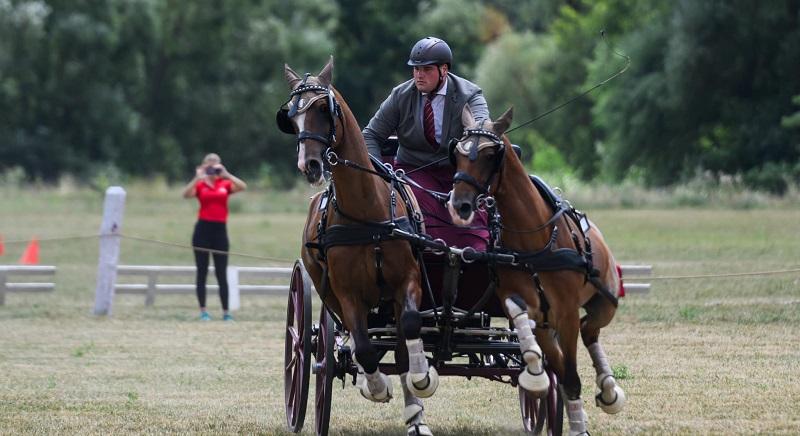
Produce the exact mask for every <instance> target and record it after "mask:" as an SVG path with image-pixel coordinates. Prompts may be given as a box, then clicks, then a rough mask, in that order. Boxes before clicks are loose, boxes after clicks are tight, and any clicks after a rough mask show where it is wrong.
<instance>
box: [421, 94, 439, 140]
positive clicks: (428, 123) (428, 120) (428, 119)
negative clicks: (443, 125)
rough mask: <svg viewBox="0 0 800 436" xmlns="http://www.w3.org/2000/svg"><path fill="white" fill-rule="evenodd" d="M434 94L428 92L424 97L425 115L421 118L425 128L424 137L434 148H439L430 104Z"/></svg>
mask: <svg viewBox="0 0 800 436" xmlns="http://www.w3.org/2000/svg"><path fill="white" fill-rule="evenodd" d="M435 96H436V95H435V94H433V93H429V94H428V97H427V98H425V114H424V115H425V117H424V118H423V123H422V124H423V128H424V129H425V139H427V140H428V144H430V146H431V147H433V149H434V150H438V149H439V143H438V142H436V124H435V122H434V120H433V107H432V106H431V100H433V98H434V97H435Z"/></svg>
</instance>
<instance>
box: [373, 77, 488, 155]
mask: <svg viewBox="0 0 800 436" xmlns="http://www.w3.org/2000/svg"><path fill="white" fill-rule="evenodd" d="M422 98H423V96H422V93H421V92H419V91H418V90H417V88H416V86H414V80H413V79H411V80H408V81H407V82H403V83H401V84H400V85H397V86H396V87H395V88H394V89H393V90H392V93H391V94H389V97H387V98H386V100H385V101H384V102H383V103H381V107H380V109H378V112H376V113H375V116H373V117H372V119H371V120H370V121H369V124H367V127H365V128H364V132H363V133H364V139H365V140H366V142H367V148H368V149H369V154H371V155H373V156H376V157H380V154H381V153H380V146H381V144H383V143H384V142H385V141H386V138H388V137H389V136H390V135H392V134H396V135H397V138H398V140H399V142H400V147H399V148H398V150H397V160H398V161H400V162H402V163H405V164H409V165H413V166H421V165H425V164H428V163H430V162H433V161H435V160H437V159H441V158H443V157H446V156H447V151H448V150H447V145H448V143H449V142H450V139H451V138H460V137H461V135H462V134H463V131H464V126H462V125H461V111H462V110H463V109H464V105H465V104H468V103H469V106H470V108H471V109H472V114H473V116H474V117H475V120H477V121H480V120H484V119H488V118H489V108H488V106H487V104H486V99H484V98H483V91H481V89H480V88H479V87H478V85H476V84H474V83H472V82H470V81H468V80H466V79H462V78H461V77H458V76H456V75H455V74H453V73H447V96H446V97H445V102H444V109H443V111H442V114H443V117H442V141H441V144H439V149H438V150H433V148H432V147H431V146H430V145H429V144H428V141H427V140H426V139H425V132H424V129H423V127H422V115H421V113H422V110H423V106H422V104H423V101H422ZM449 164H450V163H449V162H448V160H447V159H445V160H444V161H443V162H441V163H440V164H439V165H440V166H441V165H449Z"/></svg>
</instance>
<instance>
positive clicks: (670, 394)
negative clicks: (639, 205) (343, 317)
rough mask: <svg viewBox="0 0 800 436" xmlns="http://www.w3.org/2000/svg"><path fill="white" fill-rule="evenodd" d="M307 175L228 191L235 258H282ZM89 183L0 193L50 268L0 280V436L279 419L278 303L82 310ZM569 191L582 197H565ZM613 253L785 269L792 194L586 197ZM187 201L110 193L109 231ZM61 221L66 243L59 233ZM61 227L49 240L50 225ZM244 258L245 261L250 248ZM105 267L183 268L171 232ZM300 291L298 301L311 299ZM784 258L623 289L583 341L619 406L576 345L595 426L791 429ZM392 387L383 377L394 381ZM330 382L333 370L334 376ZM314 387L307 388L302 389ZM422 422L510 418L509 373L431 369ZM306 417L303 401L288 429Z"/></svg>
mask: <svg viewBox="0 0 800 436" xmlns="http://www.w3.org/2000/svg"><path fill="white" fill-rule="evenodd" d="M311 193H312V191H310V190H305V189H298V190H295V191H292V192H291V193H280V194H275V193H270V192H257V191H253V192H245V193H243V194H241V195H239V197H238V198H236V199H235V201H234V203H233V204H232V209H233V212H232V215H231V220H230V224H229V232H230V237H231V247H232V248H231V250H232V251H233V252H236V253H243V254H248V255H252V256H255V257H243V256H233V257H232V259H231V264H233V265H260V266H267V265H278V266H289V264H288V263H287V262H289V261H291V260H293V259H294V258H295V257H297V254H298V250H299V248H298V247H299V240H300V230H301V228H302V225H303V222H304V219H305V213H304V210H305V206H306V204H307V201H306V200H307V197H308V195H310V194H311ZM102 201H103V198H102V194H98V193H96V192H91V191H83V190H68V189H66V190H63V191H60V190H56V189H46V190H10V189H4V190H0V234H2V236H3V239H4V241H5V255H4V256H2V257H0V264H15V263H16V262H17V259H18V258H19V256H20V253H21V252H22V250H23V249H24V247H25V243H26V242H27V241H28V240H29V239H30V238H31V237H32V236H37V237H38V238H39V239H40V240H41V262H40V263H41V264H44V265H56V266H57V267H58V273H57V275H56V279H55V282H56V291H55V292H54V293H51V294H16V293H15V294H10V295H7V296H6V304H5V305H4V306H0V332H2V333H0V434H8V435H12V434H13V435H16V434H70V435H72V434H103V435H105V434H121V433H145V434H186V433H200V434H232V433H236V434H286V433H287V432H286V430H285V425H284V420H285V418H284V412H283V407H284V406H283V369H282V368H283V332H284V324H285V301H284V298H278V297H252V296H250V297H248V296H244V297H243V298H242V309H241V310H240V311H239V312H237V313H236V323H233V324H228V323H223V322H221V321H219V319H220V311H219V303H218V299H217V298H216V297H215V296H213V295H212V296H211V298H210V299H209V302H210V304H209V306H210V307H211V308H212V315H213V316H214V317H215V320H214V321H212V322H210V323H201V322H199V321H197V319H196V318H197V313H196V307H195V306H196V302H195V299H194V297H193V296H188V295H187V296H160V297H158V298H157V299H156V303H155V306H153V307H149V308H146V307H145V306H144V297H143V296H128V295H121V296H117V298H116V300H115V301H114V307H113V316H112V317H109V318H106V317H99V318H98V317H95V316H93V315H91V309H92V307H93V303H94V287H95V270H96V266H97V250H98V248H97V247H98V240H97V238H96V237H95V236H94V235H96V233H97V231H98V229H99V225H100V218H101V211H102ZM578 206H581V205H580V204H578ZM587 209H588V210H587V212H588V213H589V214H590V217H591V218H592V219H593V221H595V222H596V223H597V224H598V225H599V226H600V228H601V229H602V230H603V232H604V234H605V236H606V239H607V240H608V241H609V243H610V245H611V247H612V249H613V250H614V252H615V255H616V257H617V259H618V260H621V261H623V262H624V263H647V264H652V265H653V266H654V272H655V274H656V275H657V276H673V275H695V274H722V273H735V272H747V271H766V270H779V269H788V268H798V267H800V261H799V260H798V259H800V236H798V230H800V225H799V224H798V223H800V208H798V207H782V208H779V209H778V210H766V209H745V210H728V209H681V208H669V209H652V210H647V209H608V208H603V209H599V208H598V209H596V210H592V209H591V208H587ZM194 215H195V204H194V202H192V201H188V200H183V199H181V198H180V196H179V189H178V188H175V189H171V190H170V189H167V188H164V187H162V186H141V185H140V186H138V187H136V188H133V189H132V190H131V191H130V192H128V198H127V203H126V213H125V219H124V222H123V225H122V233H123V234H124V235H127V236H135V237H139V238H145V239H150V240H159V241H165V242H170V243H177V244H188V243H189V239H190V235H191V230H192V225H193V223H194V220H195V216H194ZM71 236H76V237H79V238H75V239H60V238H64V237H71ZM54 238H59V239H54ZM259 257H260V258H259ZM121 263H125V264H160V265H191V264H192V255H191V252H190V251H189V250H187V249H185V248H182V247H175V246H170V245H162V244H158V243H155V242H145V241H139V240H133V239H123V242H122V254H121ZM318 307H319V306H318V304H317V303H315V306H314V310H315V313H316V311H317V308H318ZM798 338H800V274H799V273H792V274H782V275H770V276H753V277H733V278H707V279H674V280H654V281H653V288H652V291H651V292H650V293H649V294H648V295H634V296H629V297H627V298H625V299H623V300H622V303H621V306H620V310H619V311H618V312H617V317H616V319H615V320H614V322H613V323H612V324H611V326H609V327H608V328H607V329H606V330H605V331H604V334H603V335H602V337H601V340H602V342H603V343H604V344H605V346H606V350H607V353H608V355H609V358H610V359H611V363H612V365H613V366H615V367H616V369H617V370H618V371H619V372H620V373H622V374H625V375H626V377H625V378H624V379H622V380H620V383H621V385H622V387H623V388H624V389H625V391H626V393H627V395H628V401H629V402H628V405H627V407H626V409H625V410H624V411H623V412H622V413H620V414H619V415H616V416H608V415H605V414H604V413H602V411H600V409H599V408H596V407H595V406H594V401H593V396H594V372H593V369H592V367H591V361H590V359H589V356H588V353H586V352H585V351H580V352H579V366H580V374H581V377H582V380H583V384H584V391H583V394H584V395H583V398H584V402H585V404H586V411H587V413H588V415H589V428H590V430H591V431H592V434H593V435H603V434H648V435H649V434H756V433H763V434H798V433H800V383H798V374H800V339H798ZM394 384H395V392H396V393H398V394H399V389H400V385H399V380H397V379H395V380H394ZM335 386H341V384H339V383H338V382H336V383H335ZM311 391H312V394H313V387H312V388H311ZM425 404H426V410H427V415H428V423H429V424H430V426H431V428H432V429H433V431H434V433H435V434H437V435H464V434H467V435H473V434H474V435H479V434H480V435H496V434H520V433H521V425H520V420H519V411H518V400H517V392H516V389H515V388H511V387H510V386H508V385H504V384H500V383H492V382H488V381H483V380H477V379H473V380H465V379H458V378H444V379H442V383H441V386H440V388H439V391H437V393H436V395H435V396H434V397H433V398H431V399H428V400H426V402H425ZM401 413H402V400H401V399H400V398H396V399H395V400H393V401H392V402H391V403H389V404H387V405H378V404H373V403H370V402H368V401H366V400H364V399H362V398H361V397H360V396H359V395H358V393H357V392H356V390H355V389H354V388H353V387H352V386H351V385H350V380H349V379H348V383H347V384H346V386H345V388H344V389H342V390H335V392H334V404H333V412H332V419H331V433H332V434H343V435H352V434H364V435H367V434H394V435H402V434H405V428H404V426H403V425H402V419H401ZM311 433H313V409H311V408H309V414H308V416H307V420H306V427H305V429H304V431H303V434H311Z"/></svg>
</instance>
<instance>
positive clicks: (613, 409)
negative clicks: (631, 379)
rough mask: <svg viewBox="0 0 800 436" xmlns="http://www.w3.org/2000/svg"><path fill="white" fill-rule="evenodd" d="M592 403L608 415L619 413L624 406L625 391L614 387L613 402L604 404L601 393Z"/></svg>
mask: <svg viewBox="0 0 800 436" xmlns="http://www.w3.org/2000/svg"><path fill="white" fill-rule="evenodd" d="M594 402H595V404H597V405H598V406H600V408H601V409H603V412H606V413H608V414H609V415H613V414H615V413H619V412H620V411H621V410H622V408H623V407H624V406H625V391H623V390H622V388H620V387H619V386H614V399H613V400H611V401H609V402H606V401H605V400H604V399H603V393H602V392H601V393H599V394H597V395H596V396H595V397H594Z"/></svg>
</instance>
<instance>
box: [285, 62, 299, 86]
mask: <svg viewBox="0 0 800 436" xmlns="http://www.w3.org/2000/svg"><path fill="white" fill-rule="evenodd" d="M283 75H284V76H285V77H286V81H287V82H289V89H294V85H296V84H297V82H299V81H300V80H302V79H300V75H299V74H297V73H295V72H294V70H293V69H292V67H290V66H289V64H283Z"/></svg>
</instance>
